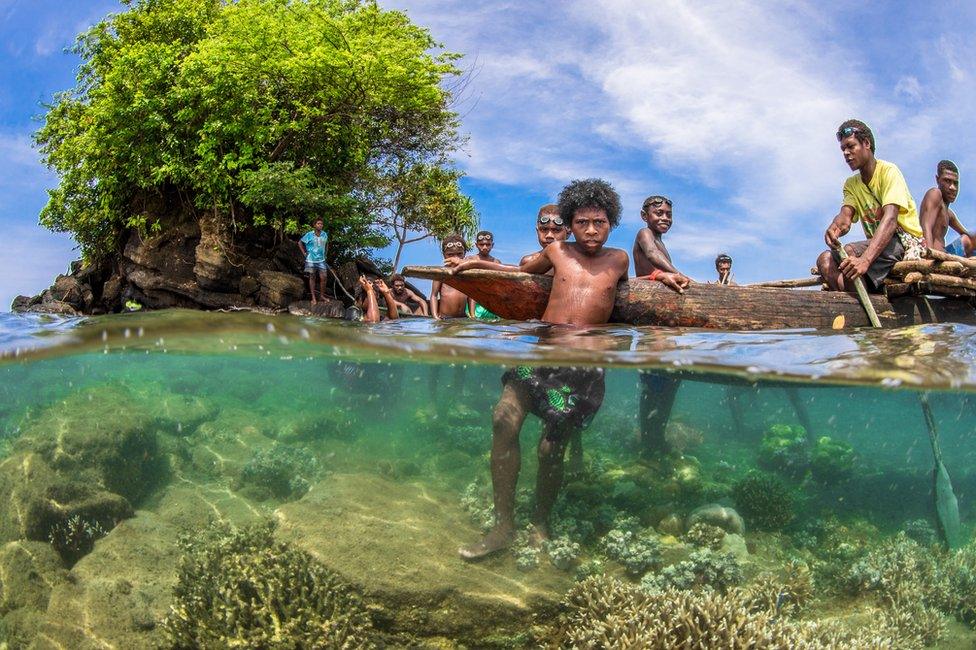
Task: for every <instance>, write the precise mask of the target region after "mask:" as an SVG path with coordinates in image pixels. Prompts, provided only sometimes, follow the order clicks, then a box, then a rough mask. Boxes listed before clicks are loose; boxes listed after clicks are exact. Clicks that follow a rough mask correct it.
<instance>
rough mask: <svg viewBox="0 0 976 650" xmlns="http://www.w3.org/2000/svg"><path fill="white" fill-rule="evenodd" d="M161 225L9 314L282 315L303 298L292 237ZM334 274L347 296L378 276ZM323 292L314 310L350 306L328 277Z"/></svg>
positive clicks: (372, 270)
mask: <svg viewBox="0 0 976 650" xmlns="http://www.w3.org/2000/svg"><path fill="white" fill-rule="evenodd" d="M167 223H168V225H167V227H166V228H165V229H164V230H163V231H162V232H161V233H159V234H145V233H141V232H139V231H138V230H132V231H130V232H129V233H128V234H127V236H126V237H125V238H124V240H123V241H124V245H123V246H122V247H121V250H120V251H119V252H118V253H117V254H116V255H115V256H112V257H111V258H108V259H103V260H100V261H98V262H92V263H87V264H82V263H80V262H76V263H74V264H73V265H72V269H71V272H70V273H69V274H68V275H60V276H58V277H57V279H56V280H55V281H54V284H53V285H52V286H51V287H50V288H48V289H45V290H44V291H42V292H41V293H40V294H38V295H36V296H18V297H17V298H16V299H14V301H13V304H12V305H11V310H12V311H14V312H38V313H48V314H58V315H64V316H78V315H85V314H102V313H112V312H119V311H124V310H125V309H126V308H127V307H126V305H127V304H128V305H133V304H138V305H139V306H140V307H143V308H147V309H165V308H169V307H182V308H189V309H253V310H260V311H285V310H287V309H288V307H289V305H291V304H292V303H295V302H300V301H302V300H303V299H307V298H308V297H309V293H308V283H307V282H306V280H305V276H304V274H303V269H304V260H303V258H302V254H301V251H300V250H299V248H298V245H297V244H296V243H295V241H293V240H292V239H288V238H284V239H281V238H279V237H277V236H276V235H275V233H273V232H271V231H254V232H245V233H232V232H228V231H227V229H224V228H220V227H218V226H217V225H216V224H214V223H212V220H210V219H207V218H199V219H198V218H190V217H187V216H185V215H183V216H178V217H173V218H172V219H170V220H169V221H168V222H167ZM347 267H348V268H347ZM338 271H339V275H340V277H342V278H344V279H343V281H342V282H343V285H344V287H345V288H346V289H347V290H348V291H350V292H352V291H353V290H354V288H355V287H356V279H357V278H358V276H359V275H360V274H362V273H366V274H368V275H372V276H374V277H378V276H380V275H382V274H381V273H380V271H379V269H377V268H376V267H375V266H374V265H373V264H371V263H370V262H369V261H367V260H357V261H356V262H349V263H347V264H345V265H344V266H343V268H341V269H338ZM327 294H328V300H327V302H326V304H327V305H328V306H327V307H326V308H325V309H315V310H313V311H314V312H315V313H316V315H328V316H336V317H339V316H341V315H342V311H343V309H344V307H345V306H347V305H348V304H349V302H350V301H349V299H348V297H347V296H346V295H345V293H344V292H343V290H342V289H340V288H339V287H338V285H337V283H336V281H335V278H334V277H331V276H330V278H329V282H328V287H327ZM320 312H321V313H320Z"/></svg>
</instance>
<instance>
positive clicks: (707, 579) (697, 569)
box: [640, 550, 743, 593]
mask: <svg viewBox="0 0 976 650" xmlns="http://www.w3.org/2000/svg"><path fill="white" fill-rule="evenodd" d="M742 580H743V574H742V567H741V566H740V565H739V561H738V560H737V559H736V557H735V555H733V554H732V553H725V554H720V553H716V552H714V551H709V550H699V551H695V552H694V553H692V554H691V555H689V556H688V559H687V560H684V561H683V562H678V563H677V564H672V565H671V566H667V567H664V568H663V569H661V571H660V572H658V573H656V574H650V575H647V576H644V579H643V580H641V583H640V584H641V588H642V589H645V590H646V591H649V592H652V593H656V592H660V591H664V590H667V589H681V590H688V589H701V588H704V587H710V588H712V589H716V590H718V591H725V590H727V589H728V588H729V587H732V586H734V585H738V584H740V583H741V582H742Z"/></svg>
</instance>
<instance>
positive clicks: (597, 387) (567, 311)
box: [447, 179, 630, 560]
mask: <svg viewBox="0 0 976 650" xmlns="http://www.w3.org/2000/svg"><path fill="white" fill-rule="evenodd" d="M559 216H560V218H561V219H562V221H563V223H569V224H570V228H571V230H572V232H573V237H574V238H575V241H574V242H565V241H553V242H552V243H550V244H549V245H548V246H546V247H545V248H543V249H542V251H540V253H539V254H537V255H530V256H528V258H527V259H526V260H525V261H524V263H523V264H521V265H519V270H520V271H523V272H526V273H547V272H549V271H550V270H551V271H553V282H552V291H551V292H550V294H549V301H548V303H547V305H546V310H545V312H544V313H543V315H542V320H543V321H545V322H547V323H554V324H559V325H575V326H580V327H585V326H588V325H601V324H604V323H606V322H607V320H608V319H609V318H610V312H611V311H612V310H613V303H614V300H615V298H616V295H617V284H618V283H619V282H620V281H621V280H624V279H626V277H627V269H628V267H629V266H630V260H629V259H628V257H627V253H625V252H624V251H622V250H619V249H615V248H604V246H603V245H604V244H605V243H606V241H607V237H609V235H610V230H611V229H612V228H614V227H615V226H616V225H617V224H618V223H619V222H620V197H618V196H617V193H616V192H615V191H614V189H613V188H612V187H611V186H610V184H609V183H607V182H606V181H603V180H599V179H587V180H577V181H573V182H572V183H570V184H569V185H567V186H566V187H565V188H563V191H562V192H561V193H560V195H559ZM447 264H448V265H450V266H453V267H454V271H453V272H455V273H463V272H464V270H465V269H478V268H480V269H495V270H503V269H500V268H499V267H503V266H504V265H498V264H496V263H494V262H485V261H481V260H476V259H469V260H464V261H461V262H452V261H447ZM575 333H577V330H573V329H570V328H559V329H556V330H554V332H553V334H554V336H555V337H556V338H557V339H559V338H561V339H563V340H564V341H565V339H570V338H573V335H574V334H575ZM575 338H576V340H575V341H573V342H572V344H573V345H578V344H579V341H580V340H581V339H582V338H583V337H575ZM562 344H563V345H567V344H570V343H569V342H568V341H566V342H563V343H562ZM502 385H503V388H502V395H501V398H500V399H499V401H498V404H497V405H496V406H495V411H494V416H493V420H492V446H491V482H492V488H493V491H494V504H495V525H494V527H493V528H492V529H491V531H490V532H489V533H488V534H487V535H485V537H484V538H483V539H482V540H480V541H478V542H476V543H474V544H472V545H470V546H466V547H463V548H461V549H460V550H459V553H460V555H461V557H463V558H465V559H468V560H473V559H477V558H481V557H484V556H486V555H489V554H491V553H494V552H495V551H498V550H501V549H503V548H506V547H508V546H511V544H512V542H513V541H514V539H515V488H516V485H517V482H518V475H519V470H520V468H521V464H522V461H521V450H520V449H519V433H520V431H521V429H522V424H523V423H524V422H525V418H526V416H527V415H528V414H529V413H534V414H535V415H537V416H538V417H539V418H540V419H541V420H542V422H543V427H542V438H541V439H540V440H539V446H538V455H539V471H538V475H537V477H536V503H535V509H534V512H533V515H532V525H533V533H532V537H533V542H535V543H541V542H542V541H543V540H545V539H546V538H547V537H548V535H549V514H550V512H551V511H552V506H553V504H554V503H555V501H556V496H557V495H558V494H559V488H560V487H561V485H562V479H563V458H564V456H565V451H566V443H567V441H568V440H569V438H570V437H572V435H573V434H574V432H576V431H579V430H581V429H583V428H585V427H586V425H587V424H589V422H590V420H592V418H593V416H594V415H596V412H597V411H598V410H599V408H600V405H601V404H602V403H603V393H604V382H603V370H602V369H600V368H564V367H556V368H552V367H551V368H530V367H528V366H519V367H517V368H514V369H512V370H509V371H508V372H506V373H505V375H504V376H503V377H502Z"/></svg>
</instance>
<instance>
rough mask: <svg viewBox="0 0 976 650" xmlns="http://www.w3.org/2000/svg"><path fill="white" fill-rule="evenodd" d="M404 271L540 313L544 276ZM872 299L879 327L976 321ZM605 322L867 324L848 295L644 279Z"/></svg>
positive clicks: (962, 311)
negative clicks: (671, 284) (677, 288)
mask: <svg viewBox="0 0 976 650" xmlns="http://www.w3.org/2000/svg"><path fill="white" fill-rule="evenodd" d="M403 274H404V275H407V276H410V277H415V278H424V279H428V280H440V281H441V282H443V283H444V284H447V285H449V286H451V287H454V288H455V289H457V290H459V291H462V292H464V293H465V294H467V295H468V296H470V297H471V298H474V299H475V300H476V301H477V302H478V303H480V304H481V305H483V306H485V307H486V308H488V309H490V310H491V311H492V312H494V313H495V314H497V315H498V316H500V317H502V318H506V319H511V320H530V319H539V318H541V317H542V314H543V312H544V311H545V306H546V302H547V301H548V299H549V290H550V288H551V287H552V277H551V276H547V275H533V274H529V273H518V272H508V271H485V270H480V269H475V270H467V271H463V272H462V273H458V274H457V275H452V274H451V272H450V270H449V269H447V268H444V267H439V266H408V267H406V268H405V269H404V270H403ZM871 301H872V303H873V304H874V307H875V310H876V311H877V312H878V316H879V318H880V320H881V324H882V326H883V327H902V326H906V325H918V324H923V323H945V322H949V323H968V324H976V308H974V305H973V298H971V297H942V296H935V297H933V296H924V295H904V296H900V297H891V298H889V297H886V296H884V295H872V296H871ZM838 317H842V318H838ZM610 321H611V322H615V323H628V324H631V325H656V326H663V327H702V328H708V329H720V330H737V331H745V330H775V329H803V328H814V329H830V328H832V327H837V326H838V324H840V326H842V327H868V326H869V325H870V323H869V322H868V317H867V315H866V314H865V311H864V308H863V307H862V306H861V304H860V303H859V302H858V299H857V296H856V295H854V294H852V293H844V292H836V291H803V290H796V289H786V288H769V287H742V286H724V285H717V284H699V283H693V284H692V285H691V286H690V287H688V289H687V290H686V291H685V292H684V293H683V294H679V293H676V292H674V291H672V290H671V289H668V288H667V287H665V286H664V285H662V284H661V283H659V282H650V281H648V280H645V279H643V278H631V279H629V280H627V281H624V282H621V283H620V286H619V287H618V289H617V301H616V304H615V306H614V309H613V314H612V315H611V316H610Z"/></svg>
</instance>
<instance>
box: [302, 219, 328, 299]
mask: <svg viewBox="0 0 976 650" xmlns="http://www.w3.org/2000/svg"><path fill="white" fill-rule="evenodd" d="M323 226H324V222H323V221H322V219H321V218H318V219H316V220H315V221H313V222H312V230H309V231H308V232H307V233H305V235H304V236H303V237H302V238H301V239H300V240H299V242H298V247H299V248H300V249H301V250H302V255H304V256H305V273H307V274H308V290H309V291H311V292H312V304H313V305H314V304H315V303H316V302H318V301H317V299H316V296H315V277H316V276H318V279H319V291H320V293H319V297H322V292H324V291H325V281H326V278H327V275H326V273H327V272H328V268H329V267H328V266H326V264H325V253H326V251H328V250H329V234H328V233H327V232H325V231H324V230H322V227H323Z"/></svg>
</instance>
